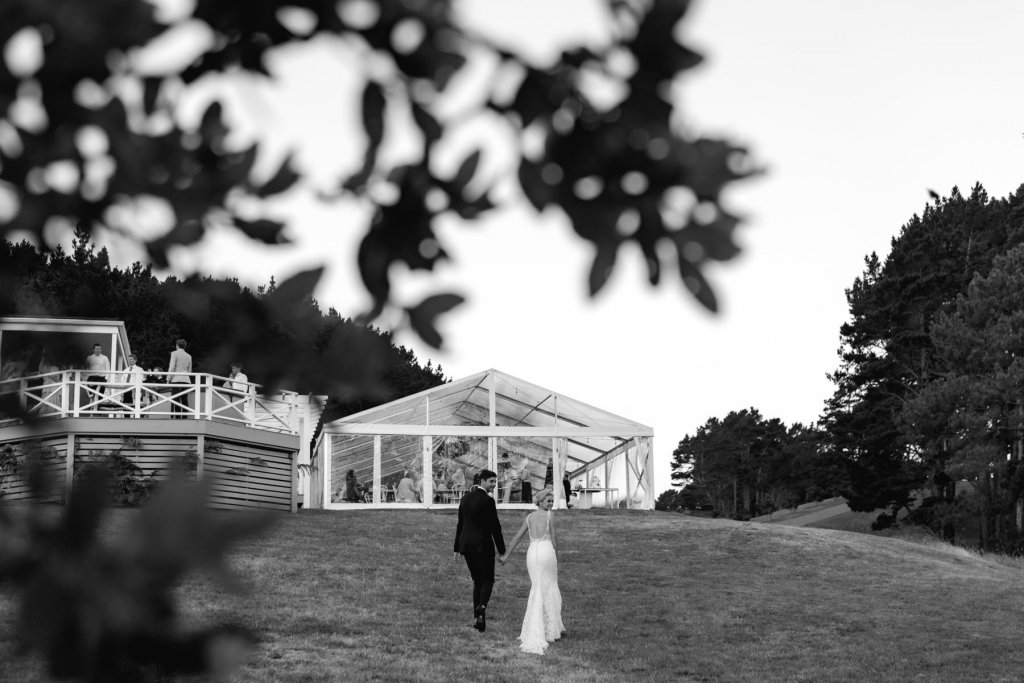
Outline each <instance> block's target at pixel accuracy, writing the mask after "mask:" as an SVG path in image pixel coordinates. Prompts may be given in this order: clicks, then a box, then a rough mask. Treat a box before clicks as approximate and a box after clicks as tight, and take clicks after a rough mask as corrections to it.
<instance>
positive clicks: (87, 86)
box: [0, 0, 757, 346]
mask: <svg viewBox="0 0 1024 683" xmlns="http://www.w3.org/2000/svg"><path fill="white" fill-rule="evenodd" d="M453 5H454V3H453V2H452V1H451V0H431V1H429V2H427V1H425V0H347V1H346V2H342V3H337V2H334V1H333V0H290V1H289V2H281V1H278V0H196V2H195V5H194V7H193V8H192V11H191V14H190V15H189V16H185V17H181V18H178V19H175V20H173V21H169V22H167V23H165V20H164V19H162V18H161V15H160V13H159V12H158V11H157V10H156V8H154V7H153V6H152V5H150V4H148V3H146V2H143V1H142V0H68V1H64V2H58V1H57V0H13V1H10V2H6V3H4V4H3V6H2V7H0V45H4V46H5V48H6V49H5V52H4V54H5V56H6V58H5V59H4V60H2V61H0V112H3V114H2V116H0V217H3V218H2V223H0V230H2V234H3V235H4V236H8V237H18V236H23V235H26V234H29V235H33V236H34V241H35V242H36V243H37V245H39V246H42V247H43V248H48V247H50V246H52V245H51V244H50V243H49V242H48V240H47V236H46V234H45V230H46V226H47V223H48V222H49V221H50V220H51V219H54V218H65V219H67V220H68V221H69V222H70V223H72V224H84V225H87V226H89V227H91V228H93V229H95V228H97V227H99V226H104V227H111V219H110V216H111V212H112V210H114V209H116V208H117V207H118V206H119V205H122V204H123V203H124V202H125V201H128V200H129V199H131V198H145V199H153V198H155V199H158V200H160V201H162V202H165V203H166V206H168V207H170V209H171V212H172V213H173V224H172V225H171V227H170V229H169V230H168V231H167V232H166V233H165V234H162V235H159V236H156V237H148V238H145V239H143V241H144V243H145V247H146V251H147V253H148V255H149V258H150V259H151V260H152V262H153V263H154V264H155V265H156V266H158V267H163V266H166V265H167V264H168V252H169V250H171V249H172V248H174V247H178V246H192V245H196V244H198V243H199V242H201V241H202V239H203V237H204V235H205V234H206V232H207V231H208V230H210V229H211V227H213V226H217V225H225V224H231V225H234V226H235V227H236V228H237V229H238V230H240V231H241V232H242V233H244V234H245V235H247V236H248V237H249V238H251V239H253V240H255V241H258V242H261V243H267V244H276V243H279V242H283V241H285V240H284V237H283V230H284V227H285V225H284V224H283V223H282V222H281V221H279V220H276V219H272V218H269V217H266V216H262V217H258V218H254V217H253V216H251V215H250V213H247V212H246V211H243V210H242V207H243V206H247V207H251V206H253V205H254V203H255V205H257V206H258V205H260V204H261V203H265V202H266V201H268V200H272V199H273V198H274V197H276V196H279V195H281V194H282V193H284V192H287V191H288V190H290V189H291V188H292V187H294V186H296V185H297V184H301V183H303V180H304V179H303V175H302V173H301V172H300V171H298V170H296V169H295V168H294V164H293V162H292V160H291V157H290V156H289V157H287V158H285V160H284V161H283V162H282V163H281V165H280V168H279V169H278V170H277V172H276V173H273V174H272V177H271V178H270V179H269V180H266V181H264V182H257V181H256V180H254V174H253V167H254V163H255V161H256V159H257V152H258V150H257V145H256V144H252V145H248V146H245V147H243V148H238V145H237V143H234V142H232V139H231V132H232V129H231V126H230V125H229V123H228V122H227V121H226V120H225V119H226V117H225V115H224V111H223V107H222V105H221V104H220V103H218V102H213V103H212V104H210V106H209V107H208V108H207V109H206V111H205V113H204V114H203V115H202V117H201V119H200V122H199V124H198V125H197V126H194V127H188V126H185V125H183V124H182V123H181V122H180V120H179V119H180V118H181V117H180V116H179V114H180V109H181V103H182V100H183V99H184V97H185V95H186V93H188V92H189V91H190V89H194V88H195V87H197V86H198V85H199V84H201V82H202V81H204V79H208V77H212V76H216V75H221V74H229V73H236V72H243V73H247V74H248V75H249V76H250V77H253V78H262V79H271V78H272V76H271V75H270V72H269V71H268V69H267V58H268V56H269V54H270V53H272V52H274V51H275V50H278V49H280V48H283V47H285V46H292V45H295V44H297V43H302V42H305V41H310V40H312V39H314V38H315V37H317V36H319V35H322V34H333V35H339V36H342V37H343V38H345V39H346V40H347V41H349V42H352V43H354V44H357V45H360V46H361V49H362V51H363V53H364V54H366V55H367V59H371V58H372V60H374V61H375V62H378V63H380V64H383V65H386V68H384V67H382V68H375V69H368V68H362V67H361V66H359V65H356V66H354V67H353V68H354V69H355V70H356V71H357V72H358V73H359V75H360V77H361V78H363V79H364V81H365V83H364V87H363V96H362V99H361V102H360V104H359V107H360V110H361V116H362V126H363V128H364V132H365V135H366V143H367V144H366V151H365V155H364V159H363V163H362V165H361V168H360V169H359V170H358V171H357V172H355V173H354V174H352V175H350V176H349V177H348V178H346V179H344V181H343V182H341V183H340V185H339V186H338V187H337V190H336V191H335V192H328V193H322V200H323V201H326V202H337V201H344V200H345V198H346V197H356V198H358V199H359V200H361V201H364V202H369V203H370V204H371V205H372V213H373V217H372V219H371V221H370V224H369V226H368V227H367V231H366V234H365V236H364V238H363V240H362V244H361V246H360V248H359V252H358V255H357V265H358V268H359V271H360V273H361V276H362V281H363V284H364V286H365V287H366V289H367V291H368V293H369V294H370V295H371V298H372V301H373V305H372V306H371V309H370V310H368V311H366V312H365V315H364V316H363V319H364V320H366V321H373V320H375V319H376V318H377V317H378V316H379V315H380V314H381V313H382V312H384V311H385V310H386V309H388V308H389V307H391V308H392V309H394V310H396V311H400V312H402V314H403V316H404V319H405V320H406V321H407V322H408V324H409V326H410V327H411V328H412V329H413V330H414V331H416V332H417V333H418V334H419V335H420V336H421V337H422V338H423V339H424V341H426V342H427V343H429V344H431V345H433V346H438V345H440V344H441V343H442V338H441V336H440V334H438V333H437V329H436V327H435V326H434V324H433V320H434V319H435V318H436V316H437V315H439V314H442V313H443V311H444V310H447V309H449V308H451V306H454V305H457V303H458V302H459V301H460V300H461V299H458V298H457V297H458V295H456V294H451V293H444V292H435V293H432V294H430V295H429V296H427V297H426V298H425V300H424V301H422V302H421V303H419V304H416V305H412V306H408V305H399V303H398V302H395V301H394V300H393V296H392V287H391V284H392V274H391V272H392V268H391V267H392V266H393V265H395V264H404V265H405V266H407V267H408V268H409V269H412V270H428V271H429V270H432V269H433V268H434V266H435V265H436V264H437V263H438V262H439V261H440V260H442V259H445V258H447V252H446V250H445V245H444V244H442V241H441V239H440V238H439V236H438V235H437V233H436V232H435V230H434V220H435V219H436V218H437V217H438V216H439V215H441V214H443V213H452V214H454V215H457V216H459V217H460V218H462V219H466V220H474V219H476V218H478V217H480V216H482V215H485V214H486V213H487V212H489V211H492V210H494V209H495V208H496V202H497V200H496V199H495V193H494V192H492V190H493V187H494V184H495V183H496V182H498V181H497V180H495V179H490V180H484V179H481V178H478V177H477V176H478V175H479V174H478V172H477V171H478V165H479V161H480V150H473V151H471V152H469V153H468V154H467V155H466V156H465V158H464V159H463V160H462V161H461V163H459V164H458V168H457V171H456V172H455V174H454V175H453V176H451V177H444V178H442V177H438V176H437V173H436V171H435V170H434V164H432V160H433V157H434V155H435V152H436V150H438V149H439V148H441V147H443V145H444V144H445V143H446V142H447V141H448V139H449V138H450V133H451V131H452V129H453V128H454V127H457V126H458V124H459V121H461V120H462V117H463V116H465V115H467V113H468V114H473V113H474V112H476V113H480V112H484V111H489V112H492V113H494V114H497V115H498V116H499V117H500V120H501V121H502V122H503V124H502V125H504V126H507V127H508V129H509V130H510V131H511V132H512V134H513V136H514V137H515V139H517V140H518V143H517V144H518V146H519V149H517V150H516V151H515V155H516V158H517V159H518V161H517V163H516V164H515V165H516V166H517V167H518V168H517V175H518V181H519V185H520V187H521V190H522V194H523V195H524V196H525V197H526V199H527V200H528V201H529V202H530V203H531V204H532V205H533V206H534V207H536V208H537V209H538V210H544V209H545V208H547V207H551V206H553V207H557V208H559V209H560V210H561V211H562V212H564V214H565V215H566V216H567V217H568V219H569V220H570V222H571V224H572V226H573V228H574V230H575V232H576V234H577V235H578V236H579V237H580V238H581V239H582V240H584V241H586V242H589V243H591V244H592V245H593V246H594V247H595V251H596V255H595V258H594V262H593V265H592V267H591V271H590V274H589V288H590V292H591V294H592V295H593V294H595V293H597V292H598V291H600V290H601V288H602V287H603V286H604V284H605V283H606V282H607V280H608V277H609V275H610V274H611V272H612V271H613V269H614V266H615V263H616V257H617V254H618V251H619V247H620V246H621V245H622V244H624V243H626V242H630V241H632V242H635V243H636V244H638V245H639V246H640V248H641V250H642V253H643V255H644V258H645V261H646V265H647V272H648V278H649V280H650V282H651V283H652V284H657V283H658V282H659V281H660V276H661V272H662V269H663V267H664V266H665V261H666V259H669V260H671V261H672V262H674V263H675V265H676V267H677V269H678V271H679V272H680V274H681V276H682V280H683V282H684V284H685V286H686V288H687V289H688V290H689V291H690V292H691V293H692V294H693V295H694V296H695V297H696V298H697V300H698V301H699V302H700V303H701V304H702V305H704V306H705V307H707V308H709V309H711V310H715V309H716V307H717V303H716V298H715V296H714V293H713V291H712V288H711V286H710V284H709V283H708V282H707V280H706V278H705V276H704V272H703V266H704V264H706V262H707V261H709V260H728V259H730V258H732V257H733V256H734V255H735V254H736V253H737V251H738V250H737V247H736V245H735V243H734V241H733V232H734V230H735V227H736V225H737V223H738V220H737V218H736V217H735V216H733V215H732V214H731V213H730V212H728V211H727V210H726V209H725V207H724V206H723V205H722V201H721V194H722V191H723V189H724V188H725V187H726V186H727V185H728V184H729V183H730V182H732V181H734V180H738V179H740V178H744V177H747V176H749V175H751V174H752V173H755V172H757V170H756V169H755V168H754V167H753V166H752V165H751V163H750V160H749V158H748V155H747V153H746V150H744V149H743V148H742V147H739V146H737V145H734V144H732V143H730V142H728V141H725V140H716V139H708V138H702V137H699V136H694V135H691V134H689V133H688V132H686V126H685V124H684V122H683V121H682V120H681V117H680V112H679V111H678V110H677V109H676V108H675V107H674V106H673V103H672V102H671V100H670V99H669V92H670V90H671V88H670V86H671V85H672V83H673V82H674V81H675V80H676V79H677V78H678V77H679V76H680V75H681V74H683V73H684V72H685V71H687V70H689V69H691V68H693V67H694V66H696V65H697V64H698V63H699V62H700V61H701V57H700V55H698V54H696V53H695V52H694V51H692V50H691V49H689V48H688V47H686V46H684V45H681V44H680V43H679V42H678V41H677V40H676V38H675V36H676V35H677V31H676V29H677V24H678V23H679V22H680V21H681V20H682V19H683V18H684V16H685V14H686V11H687V9H688V6H689V2H688V0H647V1H645V0H607V10H608V12H607V15H608V17H609V21H610V22H612V23H613V26H612V27H611V28H612V31H611V34H612V35H613V36H614V38H613V42H612V43H611V44H609V45H607V46H606V47H605V48H603V49H600V50H589V49H585V48H569V49H567V50H566V51H565V52H564V53H563V54H562V57H561V59H560V60H558V61H557V62H556V63H554V64H552V65H549V66H545V67H542V68H541V67H537V66H535V65H532V64H530V63H529V62H528V61H527V60H526V59H525V58H523V57H522V56H519V55H516V54H514V53H512V52H510V51H509V50H506V49H503V48H501V47H498V46H496V45H494V44H492V43H491V42H490V41H488V40H487V39H485V38H482V37H481V36H479V35H475V34H472V33H471V32H470V31H469V30H467V29H466V28H464V27H463V26H462V25H460V23H459V17H458V14H457V12H455V8H454V6H453ZM186 21H188V22H191V23H190V24H189V26H191V27H193V28H194V27H195V26H197V25H198V26H203V27H205V30H207V31H208V33H209V35H210V36H211V39H210V40H208V41H206V42H205V43H202V44H201V45H200V46H199V47H198V55H197V56H196V58H195V59H194V60H193V61H192V62H191V63H190V64H188V65H186V66H184V67H182V68H180V69H174V68H170V69H169V70H168V73H152V71H153V69H151V68H150V69H143V68H141V67H140V66H139V63H140V60H139V59H138V55H139V50H140V49H142V48H144V47H146V46H147V45H150V44H152V42H153V41H154V40H155V39H165V38H167V36H168V35H170V34H171V32H173V31H175V30H179V31H180V30H181V29H182V27H183V26H184V25H185V22H186ZM480 54H486V55H487V56H488V57H489V59H490V60H491V61H492V62H493V63H494V64H496V65H497V66H496V69H500V70H502V71H503V72H507V73H512V74H513V78H515V77H516V76H517V77H518V78H519V79H520V80H519V83H518V86H516V87H515V92H514V93H513V94H512V96H511V97H508V96H503V95H502V94H501V93H500V92H499V88H498V87H497V86H496V85H495V84H496V82H497V81H498V80H499V79H491V80H490V81H488V83H487V84H486V85H485V86H483V92H480V93H478V96H477V97H475V98H474V101H473V103H472V104H471V105H470V110H469V112H466V111H463V112H460V115H459V116H449V117H447V118H445V117H442V116H441V115H440V114H439V113H438V112H439V110H440V107H439V106H438V104H439V103H441V102H443V101H444V100H445V98H446V96H448V95H449V93H450V90H451V87H450V84H451V82H452V81H453V79H454V77H455V76H456V75H458V74H459V73H461V72H463V71H464V70H465V69H466V68H467V66H468V65H469V63H470V62H471V60H472V59H473V58H475V57H476V56H478V55H480ZM595 78H596V80H597V81H598V82H600V83H601V85H600V86H599V88H598V89H599V90H602V91H613V92H620V93H622V96H621V98H620V99H618V100H617V101H615V102H613V103H608V102H606V100H607V99H608V98H607V97H596V96H595V92H594V87H593V86H592V85H587V83H588V82H592V81H594V79H595ZM588 79H589V80H588ZM392 108H403V109H405V110H407V111H408V113H409V114H411V116H410V117H408V118H409V119H411V121H412V125H413V126H414V128H415V129H416V130H417V131H418V134H419V135H420V136H421V138H422V140H423V144H422V153H421V156H420V158H419V159H418V160H415V161H413V162H403V163H401V164H397V165H396V164H390V163H388V162H386V161H385V160H383V159H382V158H381V157H380V155H379V154H378V152H379V149H380V145H381V142H382V140H383V139H384V138H385V135H386V133H387V131H388V127H389V126H391V125H395V124H393V123H392V120H393V117H391V118H389V117H388V116H387V112H388V111H389V110H390V109H392ZM343 134H346V133H345V132H342V131H339V135H343ZM481 185H483V186H482V187H481ZM384 190H386V191H384ZM389 193H390V194H391V195H392V196H393V197H392V198H393V199H394V201H391V200H390V199H389V200H388V201H383V200H381V199H379V198H380V197H381V196H384V195H387V194H389ZM375 198H377V199H375ZM502 201H503V202H507V201H517V199H516V198H510V199H506V200H502ZM115 229H116V228H115ZM139 239H142V238H139ZM308 275H309V274H308V273H307V274H304V275H303V276H302V280H301V282H299V283H296V285H295V286H296V287H299V286H301V288H302V289H303V290H304V291H303V293H305V294H308V295H311V294H312V290H313V287H315V285H316V283H317V278H315V277H308ZM439 297H440V298H439Z"/></svg>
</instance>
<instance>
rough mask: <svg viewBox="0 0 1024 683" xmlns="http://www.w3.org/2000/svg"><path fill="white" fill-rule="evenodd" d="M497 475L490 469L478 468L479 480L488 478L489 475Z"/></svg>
mask: <svg viewBox="0 0 1024 683" xmlns="http://www.w3.org/2000/svg"><path fill="white" fill-rule="evenodd" d="M497 476H498V475H497V474H495V473H494V472H491V471H490V470H480V481H483V480H484V479H490V478H491V477H497Z"/></svg>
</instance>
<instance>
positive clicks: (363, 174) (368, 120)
mask: <svg viewBox="0 0 1024 683" xmlns="http://www.w3.org/2000/svg"><path fill="white" fill-rule="evenodd" d="M385 104H386V100H385V98H384V90H383V88H381V87H380V85H379V84H377V83H374V82H373V81H367V83H366V87H365V88H364V89H363V129H364V130H365V131H366V138H367V143H366V153H365V154H364V156H363V167H362V168H361V169H360V170H359V171H358V172H357V173H355V174H354V175H353V176H351V177H350V178H349V179H348V180H346V181H345V183H344V185H343V187H344V189H346V190H351V191H354V192H358V191H361V190H362V189H363V187H365V185H366V182H367V181H368V180H369V179H370V175H371V174H372V173H373V169H374V166H376V164H377V149H378V148H379V147H380V142H381V140H382V139H383V138H384V106H385Z"/></svg>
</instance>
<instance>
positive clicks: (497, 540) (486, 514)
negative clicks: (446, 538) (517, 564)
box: [455, 487, 505, 555]
mask: <svg viewBox="0 0 1024 683" xmlns="http://www.w3.org/2000/svg"><path fill="white" fill-rule="evenodd" d="M495 546H497V547H498V552H499V553H500V554H505V539H504V538H503V537H502V535H501V522H499V521H498V508H497V506H495V504H494V499H493V498H491V497H490V496H489V495H487V492H486V491H484V490H483V489H482V488H476V487H474V488H472V489H470V490H469V491H468V492H467V493H466V495H464V496H463V497H462V502H460V503H459V525H458V527H456V529H455V552H457V553H462V554H463V555H465V554H466V553H485V554H489V555H494V547H495Z"/></svg>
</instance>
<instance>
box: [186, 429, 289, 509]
mask: <svg viewBox="0 0 1024 683" xmlns="http://www.w3.org/2000/svg"><path fill="white" fill-rule="evenodd" d="M203 477H204V478H206V479H208V480H210V481H211V482H212V486H211V489H212V490H211V499H210V506H211V507H215V508H225V509H240V508H265V509H271V510H291V509H292V453H291V451H280V450H275V449H271V448H267V447H264V446H259V445H254V444H240V443H232V442H230V441H221V440H218V441H213V440H212V439H207V443H206V453H205V455H204V457H203Z"/></svg>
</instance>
